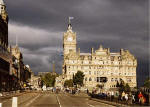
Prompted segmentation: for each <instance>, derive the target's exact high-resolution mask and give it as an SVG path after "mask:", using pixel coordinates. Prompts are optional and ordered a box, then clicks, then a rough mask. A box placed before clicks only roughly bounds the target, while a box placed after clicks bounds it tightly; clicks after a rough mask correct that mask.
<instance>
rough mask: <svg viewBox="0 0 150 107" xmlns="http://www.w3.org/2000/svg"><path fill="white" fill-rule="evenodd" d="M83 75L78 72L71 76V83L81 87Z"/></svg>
mask: <svg viewBox="0 0 150 107" xmlns="http://www.w3.org/2000/svg"><path fill="white" fill-rule="evenodd" d="M83 80H84V74H83V72H81V71H78V72H77V73H76V74H75V76H74V75H73V83H74V84H75V85H80V86H83Z"/></svg>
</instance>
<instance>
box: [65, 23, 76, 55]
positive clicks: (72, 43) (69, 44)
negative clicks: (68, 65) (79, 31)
mask: <svg viewBox="0 0 150 107" xmlns="http://www.w3.org/2000/svg"><path fill="white" fill-rule="evenodd" d="M63 49H64V56H66V55H67V54H69V53H70V52H73V53H76V33H75V32H73V31H72V26H71V23H69V24H68V29H67V32H65V33H64V34H63Z"/></svg>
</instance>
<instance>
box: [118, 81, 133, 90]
mask: <svg viewBox="0 0 150 107" xmlns="http://www.w3.org/2000/svg"><path fill="white" fill-rule="evenodd" d="M116 87H118V88H119V92H123V91H124V92H130V91H131V88H130V86H129V84H128V83H125V82H124V81H123V80H120V84H119V82H118V81H117V83H116Z"/></svg>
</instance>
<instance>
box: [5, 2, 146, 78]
mask: <svg viewBox="0 0 150 107" xmlns="http://www.w3.org/2000/svg"><path fill="white" fill-rule="evenodd" d="M5 2H6V4H7V9H8V13H9V17H10V23H9V41H10V43H11V44H15V37H16V36H18V38H19V40H18V43H19V46H20V47H21V48H22V50H23V53H24V56H25V57H24V60H25V62H26V63H28V64H30V65H31V68H32V69H33V71H36V72H37V71H42V70H43V69H44V71H49V69H50V67H49V64H50V63H51V62H52V60H54V57H56V56H58V57H57V60H58V61H56V63H57V66H58V68H61V67H60V65H61V60H62V59H61V58H62V57H59V55H56V56H55V54H56V53H61V52H62V35H63V32H65V31H66V28H67V23H68V19H67V18H68V16H74V17H75V19H74V20H72V26H73V30H74V31H75V32H77V41H78V47H80V48H81V51H82V52H90V48H91V47H94V48H95V49H97V48H98V47H99V45H100V44H102V45H103V46H104V47H105V48H111V51H113V52H114V51H115V52H119V50H120V48H124V49H128V50H129V51H130V52H131V53H132V54H134V55H135V56H136V58H137V59H138V62H139V66H138V74H139V73H141V72H144V74H143V75H147V74H148V73H149V70H148V69H149V60H148V59H149V50H148V49H149V36H148V0H7V1H5ZM57 48H58V49H57ZM58 50H59V52H57V51H58ZM29 56H31V57H29ZM39 65H42V66H39ZM59 72H60V69H59ZM144 77H145V76H144Z"/></svg>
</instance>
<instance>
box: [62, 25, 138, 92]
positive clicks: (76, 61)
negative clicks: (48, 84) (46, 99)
mask: <svg viewBox="0 0 150 107" xmlns="http://www.w3.org/2000/svg"><path fill="white" fill-rule="evenodd" d="M76 45H77V42H76V33H75V32H73V31H72V27H71V24H69V25H68V29H67V32H65V33H64V35H63V49H64V62H63V68H62V72H63V78H64V80H67V79H72V78H73V75H74V74H75V73H77V71H82V72H83V73H84V75H85V77H84V87H86V88H89V89H90V88H93V87H96V85H97V84H99V85H103V86H104V89H114V88H116V83H117V81H118V82H119V81H120V80H121V79H122V80H124V82H125V83H128V84H129V85H130V87H136V85H137V84H136V67H137V59H136V58H135V57H134V56H133V55H132V54H131V53H130V52H129V51H128V50H123V49H121V50H120V52H117V53H112V52H110V49H109V48H107V49H105V48H103V47H102V46H101V45H100V47H99V49H97V50H94V49H93V48H92V49H91V52H90V53H80V49H78V51H77V50H76V47H77V46H76Z"/></svg>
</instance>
